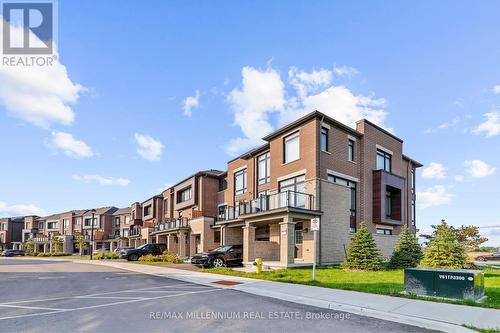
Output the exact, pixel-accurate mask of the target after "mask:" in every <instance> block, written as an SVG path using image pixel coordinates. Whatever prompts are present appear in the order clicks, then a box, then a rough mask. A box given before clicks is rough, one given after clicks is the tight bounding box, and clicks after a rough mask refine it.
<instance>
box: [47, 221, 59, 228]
mask: <svg viewBox="0 0 500 333" xmlns="http://www.w3.org/2000/svg"><path fill="white" fill-rule="evenodd" d="M58 226H59V222H47V228H48V229H57V228H58Z"/></svg>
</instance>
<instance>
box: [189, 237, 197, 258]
mask: <svg viewBox="0 0 500 333" xmlns="http://www.w3.org/2000/svg"><path fill="white" fill-rule="evenodd" d="M195 254H196V235H193V234H191V235H190V236H189V256H190V257H192V256H193V255H195Z"/></svg>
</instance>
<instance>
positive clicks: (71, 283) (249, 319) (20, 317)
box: [0, 258, 425, 333]
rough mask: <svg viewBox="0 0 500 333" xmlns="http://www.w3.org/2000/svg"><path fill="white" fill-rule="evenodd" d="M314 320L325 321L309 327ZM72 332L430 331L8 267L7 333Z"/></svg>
mask: <svg viewBox="0 0 500 333" xmlns="http://www.w3.org/2000/svg"><path fill="white" fill-rule="evenodd" d="M217 316H225V317H226V318H227V319H226V320H223V319H220V318H217ZM238 316H239V319H238ZM310 316H317V317H318V318H319V319H314V320H313V319H307V318H308V317H310ZM321 316H322V318H321ZM69 331H85V332H150V331H151V332H164V331H168V332H193V331H198V332H241V331H245V332H263V331H270V332H384V333H385V332H423V331H425V330H423V329H422V328H417V327H412V326H408V325H402V324H397V323H392V322H388V321H383V320H379V319H372V318H367V317H362V316H356V315H352V314H346V313H342V312H334V311H330V310H326V309H319V308H315V307H310V306H305V305H300V304H295V303H290V302H284V301H279V300H275V299H272V298H266V297H260V296H255V295H249V294H245V293H242V292H239V291H236V290H230V289H220V288H216V287H209V286H202V285H196V284H191V283H187V282H182V281H178V280H173V279H167V278H163V277H156V276H151V275H143V274H138V273H134V272H128V271H123V270H118V269H114V268H110V267H100V266H94V265H85V264H76V263H72V262H61V261H42V260H36V259H11V258H9V259H0V332H69Z"/></svg>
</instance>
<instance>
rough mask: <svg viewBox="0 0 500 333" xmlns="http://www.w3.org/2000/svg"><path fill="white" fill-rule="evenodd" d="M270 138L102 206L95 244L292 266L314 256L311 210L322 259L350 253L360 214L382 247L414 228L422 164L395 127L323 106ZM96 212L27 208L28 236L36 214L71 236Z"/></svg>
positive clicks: (340, 257)
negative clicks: (145, 195)
mask: <svg viewBox="0 0 500 333" xmlns="http://www.w3.org/2000/svg"><path fill="white" fill-rule="evenodd" d="M263 139H264V141H265V144H264V145H262V146H260V147H258V148H256V149H253V150H250V151H248V152H246V153H245V154H242V155H241V156H238V157H237V158H235V159H233V160H231V161H229V162H228V164H227V171H219V170H206V171H199V172H196V173H195V174H193V175H191V176H189V177H187V178H185V179H183V180H182V181H180V182H178V183H177V184H175V185H173V186H171V187H169V188H168V189H166V190H164V191H163V192H162V193H161V194H158V195H155V196H153V197H151V198H149V199H147V200H145V201H143V202H141V203H139V202H135V203H133V204H132V205H131V206H130V207H129V208H123V209H117V208H114V207H110V208H101V209H99V210H98V211H99V214H97V216H98V217H97V221H96V222H95V223H97V225H96V226H97V227H98V228H97V231H96V234H95V238H96V239H97V241H96V242H95V243H94V248H95V249H101V248H102V249H107V250H112V249H114V248H116V247H125V246H132V247H137V246H140V245H142V244H146V243H155V242H156V243H164V244H167V249H168V250H169V251H172V252H175V253H177V254H178V255H179V256H181V257H189V256H192V255H193V254H195V253H197V252H204V251H208V250H211V249H214V248H216V247H218V246H222V245H233V244H242V245H243V261H244V263H245V264H251V263H252V262H253V261H254V260H255V258H258V257H259V258H262V259H263V260H264V261H265V262H267V264H268V265H270V266H276V267H283V266H286V267H289V266H294V265H304V264H306V265H307V264H311V263H312V261H313V253H314V249H313V246H314V242H313V233H312V232H311V230H310V228H311V226H310V221H311V219H312V218H320V226H321V227H320V230H319V233H318V241H317V242H316V246H317V248H316V253H317V262H318V263H320V264H328V263H338V262H340V261H342V260H343V258H344V256H345V249H346V247H347V245H348V243H349V241H350V239H351V237H352V235H353V234H354V233H355V232H356V230H357V229H358V228H359V225H360V223H361V222H364V223H365V224H366V225H367V227H368V229H369V230H370V231H371V232H372V233H373V235H374V238H375V241H376V242H377V245H378V246H379V248H380V249H381V251H382V254H383V255H384V256H389V255H390V253H391V252H392V249H393V247H394V244H395V242H396V241H397V239H398V235H399V233H400V232H401V229H402V227H403V226H404V225H406V226H408V228H409V229H410V230H411V231H413V232H416V225H415V205H416V202H415V173H416V169H417V168H419V167H421V166H422V165H421V164H420V163H418V162H417V161H415V160H413V159H412V158H410V157H408V156H406V155H404V154H403V141H402V140H401V139H400V138H398V137H396V136H395V135H394V134H392V133H389V132H387V131H386V130H384V129H382V128H380V127H378V126H377V125H375V124H373V123H371V122H370V121H368V120H366V119H362V120H360V121H358V122H357V123H356V128H355V129H354V128H351V127H349V126H346V125H344V124H342V123H340V122H338V121H336V120H334V119H332V118H330V117H328V116H326V115H324V114H322V113H320V112H318V111H315V112H312V113H310V114H308V115H306V116H304V117H302V118H300V119H298V120H296V121H294V122H292V123H290V124H288V125H286V126H284V127H282V128H280V129H278V130H276V131H274V132H273V133H271V134H269V135H267V136H266V137H264V138H263ZM88 214H89V211H88V210H85V211H71V212H68V213H65V214H59V215H57V218H56V217H44V218H38V217H26V218H24V221H25V223H24V224H25V226H24V228H25V230H23V240H25V236H24V235H25V234H28V233H27V231H30V228H32V227H33V224H29V223H35V222H38V223H42V228H41V229H39V230H32V231H31V233H29V235H32V236H33V239H36V238H35V237H34V235H37V236H38V235H39V234H40V230H43V231H44V232H43V235H44V236H45V237H48V233H50V232H51V231H52V230H53V231H56V232H58V233H59V234H60V235H63V236H65V237H66V236H67V238H68V244H69V243H70V241H69V239H71V238H72V237H73V239H74V236H75V235H77V234H83V235H85V236H86V237H87V238H89V235H90V234H89V233H88V232H89V231H88V229H89V226H90V220H88V219H89V217H88V216H89V215H88ZM90 219H91V217H90ZM29 221H31V222H29ZM65 221H66V222H65ZM82 221H83V222H82ZM49 223H52V225H51V226H50V227H49V225H48V224H49ZM54 223H56V224H54ZM82 223H83V225H82ZM39 226H40V224H39ZM33 231H34V232H33ZM46 241H47V240H46V239H45V243H43V242H41V243H42V244H49V243H47V242H46ZM44 246H45V245H44Z"/></svg>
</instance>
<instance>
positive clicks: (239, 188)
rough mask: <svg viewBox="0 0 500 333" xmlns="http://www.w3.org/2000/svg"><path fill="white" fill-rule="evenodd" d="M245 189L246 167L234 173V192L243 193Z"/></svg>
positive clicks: (236, 193)
mask: <svg viewBox="0 0 500 333" xmlns="http://www.w3.org/2000/svg"><path fill="white" fill-rule="evenodd" d="M246 191H247V169H243V170H240V171H238V172H236V173H235V174H234V194H235V195H238V194H243V193H245V192H246Z"/></svg>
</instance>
